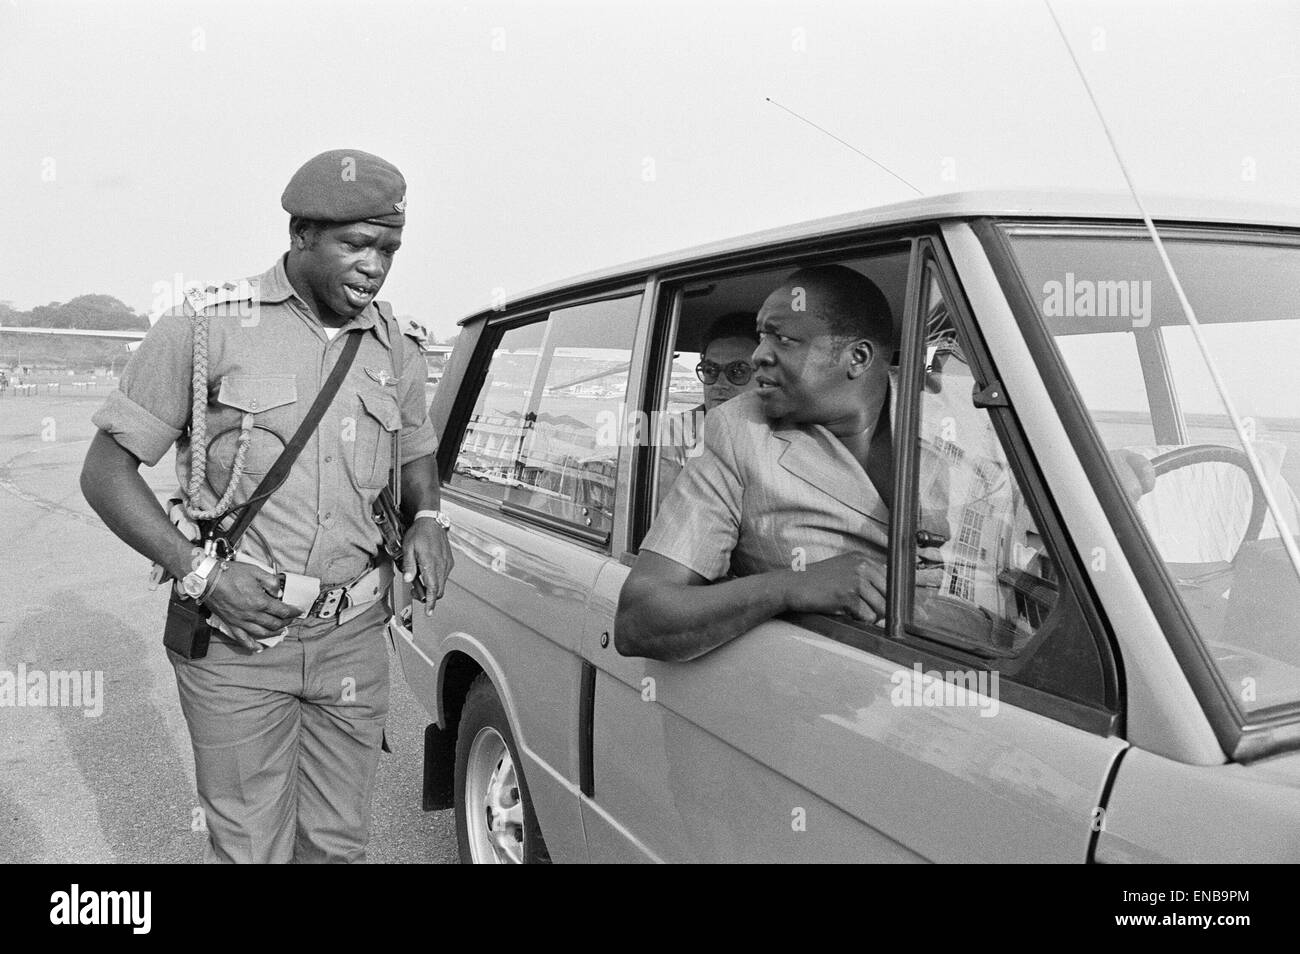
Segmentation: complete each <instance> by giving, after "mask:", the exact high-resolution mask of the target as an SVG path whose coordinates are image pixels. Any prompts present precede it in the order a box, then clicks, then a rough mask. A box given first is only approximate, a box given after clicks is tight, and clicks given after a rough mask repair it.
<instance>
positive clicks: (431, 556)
mask: <svg viewBox="0 0 1300 954" xmlns="http://www.w3.org/2000/svg"><path fill="white" fill-rule="evenodd" d="M454 564H455V560H454V559H453V558H452V555H451V543H450V542H449V541H448V539H447V531H446V530H444V529H443V528H442V527H441V526H440V525H439V524H438V521H436V520H434V519H433V518H432V517H420V518H419V519H417V520H415V521H413V522H412V523H411V526H410V529H408V530H407V531H406V536H405V537H404V538H403V539H402V566H403V567H405V568H406V569H405V573H404V578H405V580H406V582H407V583H410V582H411V581H412V580H414V579H415V574H416V573H419V574H420V581H421V582H422V583H423V584H424V589H425V593H426V594H427V595H426V597H425V603H424V615H425V616H432V615H433V606H434V604H435V603H436V602H438V600H440V599H442V596H443V593H444V591H445V588H446V585H447V577H448V576H450V575H451V568H452V566H453V565H454Z"/></svg>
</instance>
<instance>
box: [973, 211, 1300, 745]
mask: <svg viewBox="0 0 1300 954" xmlns="http://www.w3.org/2000/svg"><path fill="white" fill-rule="evenodd" d="M1155 225H1156V227H1157V228H1158V229H1159V231H1160V234H1161V236H1162V237H1163V238H1165V239H1166V240H1168V239H1170V238H1171V237H1174V238H1181V237H1183V236H1189V235H1190V236H1193V237H1195V238H1201V237H1205V238H1207V239H1210V240H1214V239H1222V240H1224V241H1233V240H1237V241H1240V240H1242V238H1243V237H1244V239H1245V240H1246V241H1263V242H1277V243H1282V244H1286V245H1291V246H1296V245H1300V229H1293V228H1285V227H1282V226H1275V225H1251V224H1248V223H1240V224H1224V223H1222V222H1207V223H1197V222H1191V221H1182V222H1168V221H1157V222H1155ZM1026 227H1033V228H1034V229H1035V232H1036V233H1038V234H1046V235H1050V234H1054V233H1060V234H1067V235H1077V234H1079V233H1080V232H1086V233H1087V234H1089V235H1104V234H1105V230H1106V229H1107V227H1110V228H1112V229H1119V230H1122V232H1123V234H1125V235H1129V234H1132V233H1133V231H1134V230H1135V229H1136V230H1141V227H1142V224H1141V223H1140V222H1137V221H1134V220H1131V219H1116V220H1104V219H1079V218H1076V217H1064V216H1063V217H1060V218H1058V219H1055V220H1050V221H1045V220H1043V219H1025V218H1022V217H1019V216H1014V215H1007V216H998V217H996V218H994V217H983V218H979V219H976V220H974V221H973V222H971V230H972V232H973V233H974V234H975V237H976V238H977V239H978V240H979V242H980V245H981V246H982V247H983V249H984V252H985V254H986V255H987V256H988V260H989V265H990V266H991V268H992V270H993V273H994V276H995V277H996V278H997V281H998V284H999V286H1000V288H1001V291H1002V293H1003V294H1004V295H1005V297H1006V299H1007V303H1008V305H1009V307H1010V308H1011V312H1012V314H1013V315H1014V316H1015V319H1016V322H1017V324H1018V325H1019V328H1020V332H1021V334H1022V335H1023V336H1024V340H1025V344H1026V346H1027V347H1028V349H1029V352H1030V354H1031V356H1032V357H1033V360H1034V363H1035V365H1036V366H1037V367H1038V369H1039V372H1040V374H1041V376H1042V379H1043V385H1044V387H1045V388H1046V389H1047V393H1048V395H1049V397H1050V398H1051V401H1052V404H1053V406H1054V408H1055V411H1056V413H1057V414H1058V415H1059V417H1060V419H1061V422H1062V423H1063V424H1064V426H1065V430H1066V434H1067V435H1068V437H1069V439H1070V443H1071V446H1072V447H1073V448H1074V451H1075V453H1076V455H1077V456H1078V458H1079V462H1080V464H1081V465H1082V467H1083V470H1084V473H1085V475H1086V476H1087V478H1088V482H1089V483H1090V484H1091V485H1092V486H1093V488H1094V490H1095V492H1096V494H1097V499H1098V502H1099V503H1100V504H1101V506H1102V510H1103V511H1104V512H1105V514H1106V515H1107V519H1108V520H1109V522H1110V525H1111V528H1112V530H1113V531H1114V533H1115V537H1116V539H1117V540H1118V541H1119V545H1120V550H1121V552H1122V555H1123V557H1124V560H1125V561H1126V563H1127V565H1128V567H1129V569H1130V570H1131V572H1132V573H1133V575H1134V577H1135V578H1136V580H1137V582H1138V585H1139V586H1140V588H1141V590H1142V593H1143V595H1144V597H1145V598H1146V600H1147V602H1148V605H1149V606H1150V608H1151V612H1152V614H1153V615H1154V616H1155V618H1156V621H1157V623H1158V625H1159V627H1160V630H1161V632H1162V634H1163V635H1164V638H1165V639H1166V640H1167V641H1168V643H1169V646H1170V648H1171V650H1172V651H1173V654H1174V658H1175V659H1176V660H1177V661H1178V664H1179V667H1180V668H1181V670H1182V672H1183V675H1184V676H1185V677H1186V679H1187V681H1188V684H1189V685H1190V686H1191V689H1192V692H1193V694H1194V695H1195V696H1196V698H1197V700H1198V701H1199V702H1200V704H1201V708H1202V710H1203V711H1204V713H1205V716H1206V718H1207V720H1208V721H1209V723H1210V726H1211V728H1212V729H1213V731H1214V734H1215V737H1216V738H1217V739H1218V741H1219V744H1220V746H1221V747H1222V748H1223V751H1224V753H1225V754H1226V755H1227V757H1228V758H1229V759H1231V760H1232V761H1234V762H1243V763H1244V762H1252V761H1255V760H1257V759H1261V758H1264V757H1266V756H1269V755H1273V754H1276V753H1280V752H1288V751H1294V750H1296V749H1297V748H1300V704H1292V705H1285V706H1276V707H1272V708H1270V709H1266V710H1260V711H1259V712H1255V713H1250V714H1246V713H1243V712H1242V710H1241V709H1239V708H1238V707H1237V704H1236V702H1235V700H1234V699H1233V698H1232V694H1231V690H1230V688H1229V687H1228V686H1227V685H1226V684H1225V682H1224V680H1223V678H1222V676H1221V674H1220V673H1219V671H1218V668H1217V667H1216V666H1215V664H1214V662H1213V660H1212V659H1210V657H1209V654H1208V650H1207V649H1206V647H1205V644H1204V642H1203V641H1202V640H1201V638H1200V636H1199V635H1198V634H1197V632H1196V628H1195V624H1194V623H1193V622H1192V619H1191V616H1190V614H1189V613H1188V612H1187V609H1186V607H1185V606H1184V605H1183V603H1182V600H1181V598H1180V597H1179V596H1178V594H1177V592H1176V591H1175V589H1174V587H1173V584H1172V582H1171V580H1170V576H1169V574H1168V573H1167V572H1166V570H1165V568H1164V566H1163V563H1162V562H1161V560H1160V556H1159V554H1158V553H1156V551H1155V549H1154V546H1153V544H1152V543H1151V541H1150V539H1149V536H1148V535H1147V534H1146V533H1145V532H1144V531H1143V530H1142V529H1141V525H1140V518H1139V517H1138V515H1137V511H1136V509H1135V508H1134V507H1133V505H1132V504H1131V503H1130V502H1129V501H1128V499H1127V498H1126V497H1125V496H1124V495H1123V493H1122V492H1121V491H1120V488H1119V485H1118V482H1117V481H1116V480H1115V477H1114V474H1113V471H1112V468H1111V465H1110V462H1109V459H1108V457H1107V454H1106V449H1105V447H1104V445H1103V444H1102V442H1101V439H1100V436H1099V435H1098V433H1097V431H1096V427H1095V425H1094V424H1093V421H1092V416H1091V414H1090V413H1089V412H1088V409H1087V408H1086V407H1085V406H1084V404H1083V401H1082V400H1081V398H1080V397H1079V396H1078V395H1077V394H1076V392H1075V389H1074V388H1073V387H1072V386H1071V384H1070V381H1071V380H1072V379H1071V376H1070V374H1069V369H1068V368H1067V367H1066V365H1065V362H1064V360H1063V359H1062V357H1061V356H1060V354H1059V352H1058V350H1057V348H1056V346H1055V343H1054V342H1053V340H1052V334H1051V332H1050V331H1049V330H1048V328H1047V326H1046V324H1045V323H1044V322H1043V321H1042V320H1041V318H1040V317H1039V315H1038V311H1037V306H1036V302H1035V297H1034V295H1033V293H1032V291H1031V289H1030V288H1029V286H1028V284H1027V277H1026V276H1025V274H1024V272H1023V271H1022V270H1021V268H1020V265H1019V261H1018V259H1017V258H1016V255H1015V251H1014V250H1013V249H1012V247H1011V232H1012V231H1014V230H1019V229H1024V228H1026Z"/></svg>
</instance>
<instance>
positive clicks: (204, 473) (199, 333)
mask: <svg viewBox="0 0 1300 954" xmlns="http://www.w3.org/2000/svg"><path fill="white" fill-rule="evenodd" d="M195 311H196V314H195V316H194V374H193V377H192V378H191V383H192V385H193V400H192V405H193V406H192V407H191V409H190V486H189V491H188V493H186V495H185V498H186V499H185V514H186V516H188V517H189V518H190V519H191V520H217V519H219V518H221V517H222V516H224V515H225V513H226V511H228V510H229V509H230V502H231V500H233V499H234V496H235V491H236V490H237V489H238V487H239V481H240V478H241V477H243V475H244V459H245V458H246V457H247V456H248V445H249V444H250V443H251V442H252V437H253V415H252V414H249V413H245V414H244V416H243V418H242V419H241V420H240V422H239V443H238V444H237V445H236V447H235V459H234V462H233V463H232V464H231V466H230V482H229V483H228V484H227V485H226V490H225V492H224V493H223V494H222V495H221V499H220V500H218V501H217V503H216V506H214V507H212V508H211V509H210V510H200V509H199V508H198V506H197V501H198V500H199V492H200V490H201V489H202V487H203V484H204V483H205V482H206V481H207V479H208V316H207V315H206V314H205V313H204V309H195Z"/></svg>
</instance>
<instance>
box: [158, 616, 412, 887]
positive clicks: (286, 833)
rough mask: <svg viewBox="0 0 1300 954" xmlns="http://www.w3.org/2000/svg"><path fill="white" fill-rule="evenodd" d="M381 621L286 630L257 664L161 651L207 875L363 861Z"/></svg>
mask: <svg viewBox="0 0 1300 954" xmlns="http://www.w3.org/2000/svg"><path fill="white" fill-rule="evenodd" d="M388 618H389V610H388V606H387V600H386V599H380V600H378V601H376V602H375V604H374V605H373V606H372V607H370V608H368V609H366V610H365V611H364V612H363V613H361V614H360V615H359V616H357V617H356V618H355V619H352V620H349V621H348V622H347V623H344V624H339V623H337V622H336V621H334V620H310V621H302V622H298V623H295V624H294V625H293V626H291V627H290V628H289V635H288V636H287V637H286V638H285V639H284V641H283V642H281V643H280V644H279V645H277V646H273V647H271V648H270V649H267V650H265V651H263V652H261V653H254V652H251V651H249V650H247V649H244V648H242V647H241V646H239V645H238V644H237V643H234V642H232V641H229V640H227V639H226V637H224V636H222V635H220V634H218V633H215V632H214V633H213V635H212V641H211V644H210V646H209V648H208V653H207V655H206V656H205V657H204V658H202V659H193V660H190V659H185V658H184V657H183V656H180V655H179V654H177V653H174V652H172V651H171V650H170V649H169V650H167V655H168V658H169V659H170V660H171V663H172V666H173V668H174V669H175V672H176V686H177V689H178V691H179V693H180V701H181V709H182V710H183V711H184V713H185V721H186V722H187V723H188V724H189V730H190V739H191V741H192V742H193V745H194V768H195V776H196V779H197V782H198V794H199V803H200V805H201V806H202V809H203V812H204V815H205V820H206V823H207V829H208V842H207V846H206V847H205V849H204V859H203V860H204V861H205V862H208V863H241V862H242V863H248V862H252V863H281V862H289V861H293V862H300V863H301V862H332V863H356V862H362V861H364V860H365V854H366V843H367V841H368V840H369V837H370V802H371V798H372V795H373V793H374V782H375V772H376V770H377V769H378V766H379V752H380V746H381V744H382V740H383V731H384V721H385V719H386V718H387V716H388V686H389V674H388V638H387V636H386V634H385V623H386V622H387V620H388Z"/></svg>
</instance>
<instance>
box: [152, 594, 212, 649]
mask: <svg viewBox="0 0 1300 954" xmlns="http://www.w3.org/2000/svg"><path fill="white" fill-rule="evenodd" d="M208 612H209V611H208V609H207V608H206V607H203V606H200V605H199V604H198V603H196V602H194V601H193V600H192V599H189V598H187V597H182V596H177V595H176V593H175V592H173V593H172V598H171V600H170V601H169V602H168V604H167V627H166V628H165V629H164V630H163V645H164V646H166V647H167V648H168V649H170V650H171V651H172V652H175V653H179V654H180V655H182V656H184V657H185V658H186V659H202V658H203V657H204V656H206V655H207V654H208V640H209V638H210V637H211V635H212V627H210V626H209V625H208Z"/></svg>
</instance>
